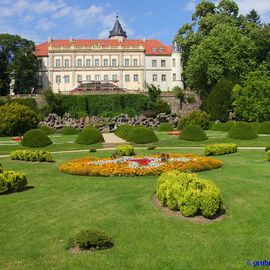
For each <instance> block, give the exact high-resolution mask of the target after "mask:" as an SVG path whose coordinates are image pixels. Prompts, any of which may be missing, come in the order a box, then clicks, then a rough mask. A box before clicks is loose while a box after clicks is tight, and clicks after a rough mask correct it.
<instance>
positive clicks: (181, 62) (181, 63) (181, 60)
mask: <svg viewBox="0 0 270 270" xmlns="http://www.w3.org/2000/svg"><path fill="white" fill-rule="evenodd" d="M180 65H181V67H182V66H183V58H181V59H180Z"/></svg>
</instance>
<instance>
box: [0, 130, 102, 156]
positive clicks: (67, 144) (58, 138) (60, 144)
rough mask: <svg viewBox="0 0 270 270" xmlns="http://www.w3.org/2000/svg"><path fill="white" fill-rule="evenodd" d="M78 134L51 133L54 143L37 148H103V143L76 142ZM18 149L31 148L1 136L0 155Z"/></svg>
mask: <svg viewBox="0 0 270 270" xmlns="http://www.w3.org/2000/svg"><path fill="white" fill-rule="evenodd" d="M76 136H77V135H61V134H55V135H50V136H49V137H50V138H51V139H52V141H53V144H51V145H48V146H46V147H42V148H35V149H44V150H47V151H68V150H82V149H89V148H90V147H91V148H102V145H101V143H98V144H93V145H91V146H89V145H80V144H77V143H74V141H75V139H76ZM17 149H29V148H27V147H24V146H22V145H20V143H17V142H12V141H11V138H10V137H4V138H3V137H2V138H0V155H6V154H9V153H10V152H11V151H14V150H17ZM30 149H31V148H30ZM32 149H33V148H32Z"/></svg>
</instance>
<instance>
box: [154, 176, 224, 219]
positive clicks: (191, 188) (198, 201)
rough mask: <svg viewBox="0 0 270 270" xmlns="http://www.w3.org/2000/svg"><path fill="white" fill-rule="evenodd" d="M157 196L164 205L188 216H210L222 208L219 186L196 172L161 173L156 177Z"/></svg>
mask: <svg viewBox="0 0 270 270" xmlns="http://www.w3.org/2000/svg"><path fill="white" fill-rule="evenodd" d="M157 197H158V198H159V200H160V201H161V203H162V204H163V205H164V206H167V207H168V208H170V209H171V210H176V211H180V212H181V213H182V214H183V215H184V216H188V217H189V216H195V215H202V216H204V217H207V218H211V217H213V216H214V215H216V214H218V213H219V212H221V210H222V209H223V201H222V197H221V192H220V190H219V188H218V187H217V186H216V185H215V184H214V183H213V182H211V181H208V180H204V179H200V178H199V177H198V176H197V175H196V174H190V173H183V172H179V171H170V172H166V173H163V174H162V175H161V176H160V177H159V179H158V185H157Z"/></svg>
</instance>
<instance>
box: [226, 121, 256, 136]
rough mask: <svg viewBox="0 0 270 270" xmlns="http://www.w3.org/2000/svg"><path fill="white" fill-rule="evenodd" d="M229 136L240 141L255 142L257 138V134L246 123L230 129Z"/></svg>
mask: <svg viewBox="0 0 270 270" xmlns="http://www.w3.org/2000/svg"><path fill="white" fill-rule="evenodd" d="M228 136H229V137H230V138H232V139H239V140H253V139H256V138H257V134H256V132H255V131H254V130H253V129H252V127H251V126H250V125H249V124H248V123H246V122H237V123H235V124H234V125H233V126H232V128H231V129H230V131H229V133H228Z"/></svg>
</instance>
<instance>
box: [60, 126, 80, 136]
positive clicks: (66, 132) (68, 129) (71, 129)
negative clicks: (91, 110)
mask: <svg viewBox="0 0 270 270" xmlns="http://www.w3.org/2000/svg"><path fill="white" fill-rule="evenodd" d="M78 133H79V130H78V129H76V128H75V127H63V128H62V130H61V134H62V135H76V134H78Z"/></svg>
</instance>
